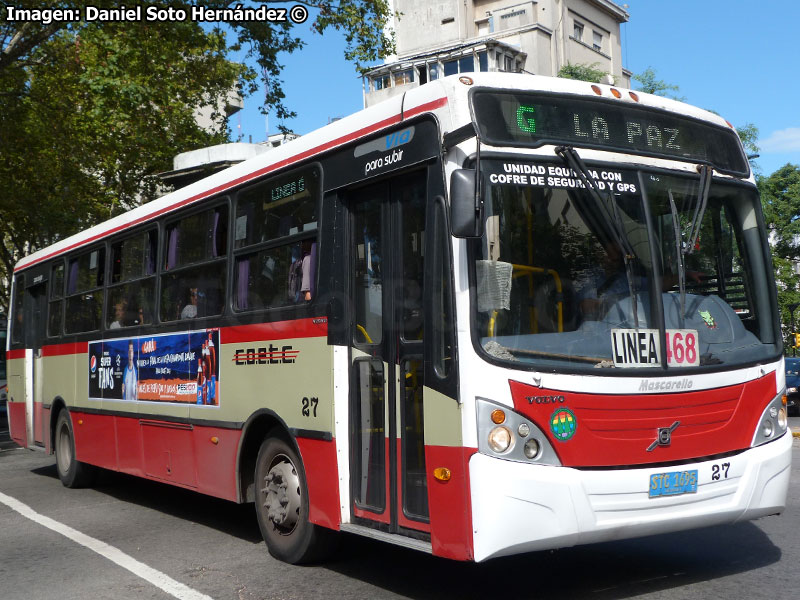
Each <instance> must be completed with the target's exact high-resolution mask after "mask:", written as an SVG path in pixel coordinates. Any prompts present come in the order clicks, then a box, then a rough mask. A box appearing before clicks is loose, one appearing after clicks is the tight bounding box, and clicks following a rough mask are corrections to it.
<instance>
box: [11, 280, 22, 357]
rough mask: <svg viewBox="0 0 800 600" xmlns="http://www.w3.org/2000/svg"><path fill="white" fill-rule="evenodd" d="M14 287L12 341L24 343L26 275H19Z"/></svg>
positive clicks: (13, 342)
mask: <svg viewBox="0 0 800 600" xmlns="http://www.w3.org/2000/svg"><path fill="white" fill-rule="evenodd" d="M14 285H15V287H14V308H13V311H14V316H13V319H14V320H13V322H12V323H11V343H12V344H22V342H23V341H24V340H25V333H24V331H25V327H24V318H23V311H22V308H23V306H24V304H25V276H24V275H17V278H16V281H15V284H14Z"/></svg>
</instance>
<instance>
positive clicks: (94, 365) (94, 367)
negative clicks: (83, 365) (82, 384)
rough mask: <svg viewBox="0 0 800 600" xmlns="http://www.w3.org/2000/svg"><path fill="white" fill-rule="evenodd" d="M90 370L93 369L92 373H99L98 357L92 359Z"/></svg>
mask: <svg viewBox="0 0 800 600" xmlns="http://www.w3.org/2000/svg"><path fill="white" fill-rule="evenodd" d="M89 369H91V371H92V373H96V372H97V357H96V356H92V359H91V360H90V361H89Z"/></svg>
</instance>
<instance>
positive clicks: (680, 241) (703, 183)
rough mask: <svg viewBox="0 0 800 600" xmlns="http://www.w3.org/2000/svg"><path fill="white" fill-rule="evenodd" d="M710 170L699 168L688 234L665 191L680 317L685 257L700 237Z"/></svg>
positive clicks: (684, 291) (670, 196)
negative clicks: (676, 261)
mask: <svg viewBox="0 0 800 600" xmlns="http://www.w3.org/2000/svg"><path fill="white" fill-rule="evenodd" d="M711 176H712V169H710V168H709V167H708V166H707V165H703V166H701V167H700V187H699V189H698V191H697V202H696V203H695V206H694V214H693V215H692V222H691V223H690V224H689V227H688V233H685V232H684V230H682V229H681V226H680V223H679V221H678V209H677V207H676V206H675V199H674V198H673V197H672V189H669V190H667V193H668V194H669V209H670V211H671V212H672V227H673V229H674V230H675V246H676V253H677V255H678V291H679V293H680V298H681V317H684V316H686V255H688V254H691V253H692V252H694V249H695V246H696V245H697V239H698V238H699V237H700V229H701V227H702V224H703V215H705V212H706V207H707V206H708V194H709V192H710V191H711Z"/></svg>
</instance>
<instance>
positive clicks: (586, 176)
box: [555, 146, 639, 327]
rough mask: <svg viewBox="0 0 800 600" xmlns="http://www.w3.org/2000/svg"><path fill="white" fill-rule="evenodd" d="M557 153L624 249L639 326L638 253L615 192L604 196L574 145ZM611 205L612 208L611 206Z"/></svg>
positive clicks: (558, 150)
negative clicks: (636, 267) (585, 190)
mask: <svg viewBox="0 0 800 600" xmlns="http://www.w3.org/2000/svg"><path fill="white" fill-rule="evenodd" d="M555 152H556V154H558V156H559V157H561V160H563V161H564V163H565V164H566V165H567V166H568V167H569V168H570V169H572V170H573V171H575V173H576V174H577V175H578V177H579V178H580V180H581V183H583V185H584V187H585V188H586V189H587V190H588V191H589V193H590V194H591V196H592V197H593V198H594V200H595V202H596V203H597V205H598V206H599V207H600V214H602V215H603V219H604V221H605V224H606V227H607V229H608V231H609V232H610V233H611V235H612V236H613V238H614V241H615V242H616V243H617V245H618V246H619V247H620V249H621V250H622V255H623V257H624V260H625V275H626V276H627V278H628V292H629V293H630V297H631V306H632V308H633V322H634V324H635V325H634V327H638V326H639V314H638V304H639V303H638V302H637V300H636V278H635V276H634V273H633V259H634V258H635V257H636V253H635V252H634V250H633V246H631V244H630V241H629V240H628V236H627V234H626V233H625V228H624V227H623V225H622V219H621V218H620V216H619V208H618V207H617V201H616V199H615V198H614V194H613V192H611V191H609V192H608V193H607V194H606V195H605V196H606V197H605V198H604V197H603V194H601V192H600V189H599V188H598V187H597V184H596V183H595V181H594V178H593V177H592V175H591V173H589V169H588V168H587V167H586V163H584V162H583V159H582V158H581V157H580V155H579V154H578V152H577V151H576V150H575V148H573V147H572V146H557V147H556V149H555ZM609 207H610V208H609Z"/></svg>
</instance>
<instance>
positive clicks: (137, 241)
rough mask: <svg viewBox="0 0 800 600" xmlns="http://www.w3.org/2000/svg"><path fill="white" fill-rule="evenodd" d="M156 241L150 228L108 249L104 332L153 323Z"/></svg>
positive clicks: (156, 235) (155, 233) (154, 234)
mask: <svg viewBox="0 0 800 600" xmlns="http://www.w3.org/2000/svg"><path fill="white" fill-rule="evenodd" d="M157 239H158V232H157V231H156V230H155V229H153V230H150V231H147V232H145V233H141V234H138V235H135V236H133V237H130V238H128V239H126V240H123V241H121V242H117V243H116V244H114V245H112V246H111V286H109V289H108V295H109V297H108V300H109V301H108V305H107V307H106V323H105V325H106V328H107V329H119V328H121V327H130V326H134V325H145V324H149V323H152V322H153V304H154V300H155V283H156V278H155V271H156V269H155V267H156V264H155V260H156V259H155V254H156V247H157Z"/></svg>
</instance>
